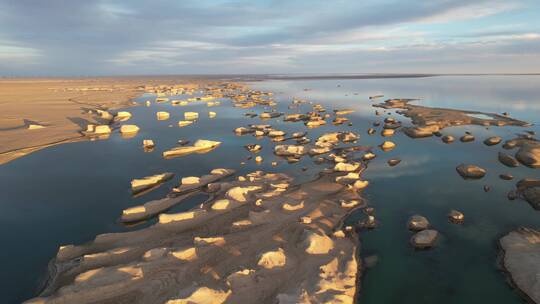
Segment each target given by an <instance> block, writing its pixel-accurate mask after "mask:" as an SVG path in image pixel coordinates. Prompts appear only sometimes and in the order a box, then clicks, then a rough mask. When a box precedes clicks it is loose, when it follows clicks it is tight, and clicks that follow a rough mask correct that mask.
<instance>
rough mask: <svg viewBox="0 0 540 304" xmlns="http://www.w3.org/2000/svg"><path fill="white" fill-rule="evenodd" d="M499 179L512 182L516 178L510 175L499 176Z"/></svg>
mask: <svg viewBox="0 0 540 304" xmlns="http://www.w3.org/2000/svg"><path fill="white" fill-rule="evenodd" d="M499 178H500V179H503V180H512V179H513V178H514V176H513V175H512V174H510V173H503V174H499Z"/></svg>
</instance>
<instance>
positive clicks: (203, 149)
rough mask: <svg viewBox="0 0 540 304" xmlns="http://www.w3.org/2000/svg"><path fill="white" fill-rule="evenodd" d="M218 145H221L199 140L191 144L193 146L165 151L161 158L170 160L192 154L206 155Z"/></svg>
mask: <svg viewBox="0 0 540 304" xmlns="http://www.w3.org/2000/svg"><path fill="white" fill-rule="evenodd" d="M219 145H221V142H219V141H213V140H205V139H199V140H197V141H196V142H195V143H194V144H193V146H183V147H175V148H172V149H171V150H167V151H165V152H163V157H165V158H170V157H178V156H184V155H189V154H192V153H199V154H201V153H208V152H210V151H212V150H214V149H215V148H217V147H218V146H219Z"/></svg>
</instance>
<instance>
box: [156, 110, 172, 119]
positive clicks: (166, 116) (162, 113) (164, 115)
mask: <svg viewBox="0 0 540 304" xmlns="http://www.w3.org/2000/svg"><path fill="white" fill-rule="evenodd" d="M169 117H171V114H169V112H165V111H159V112H157V113H156V118H157V120H167V119H169Z"/></svg>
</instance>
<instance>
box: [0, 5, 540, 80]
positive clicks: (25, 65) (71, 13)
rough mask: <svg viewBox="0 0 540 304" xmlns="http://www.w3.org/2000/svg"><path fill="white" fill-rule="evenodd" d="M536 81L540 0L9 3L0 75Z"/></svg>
mask: <svg viewBox="0 0 540 304" xmlns="http://www.w3.org/2000/svg"><path fill="white" fill-rule="evenodd" d="M538 72H540V0H514V1H510V0H505V1H499V0H486V1H484V0H362V1H360V0H354V1H353V0H351V1H345V0H332V1H329V0H298V1H295V0H273V1H270V0H268V1H256V0H251V1H248V0H234V1H228V0H214V1H210V0H196V1H191V0H177V1H173V0H152V1H150V0H147V1H143V0H96V1H92V0H84V1H83V0H46V1H44V0H0V75H1V76H94V75H130V74H136V75H150V74H276V73H278V74H281V73H319V74H320V73H538Z"/></svg>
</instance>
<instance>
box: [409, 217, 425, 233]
mask: <svg viewBox="0 0 540 304" xmlns="http://www.w3.org/2000/svg"><path fill="white" fill-rule="evenodd" d="M407 227H408V228H409V230H413V231H420V230H424V229H427V228H428V227H429V221H428V219H427V218H425V217H423V216H421V215H418V214H416V215H413V216H411V217H410V218H409V221H408V222H407Z"/></svg>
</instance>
